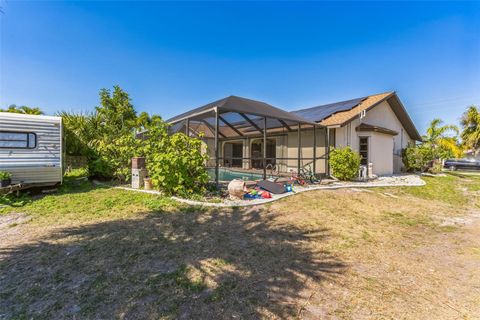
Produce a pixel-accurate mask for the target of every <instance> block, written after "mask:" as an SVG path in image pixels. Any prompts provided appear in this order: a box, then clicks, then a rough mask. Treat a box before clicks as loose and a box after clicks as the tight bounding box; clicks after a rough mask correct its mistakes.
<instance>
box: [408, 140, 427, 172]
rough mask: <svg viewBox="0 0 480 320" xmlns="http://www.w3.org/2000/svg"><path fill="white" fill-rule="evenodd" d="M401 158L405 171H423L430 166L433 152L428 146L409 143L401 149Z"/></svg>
mask: <svg viewBox="0 0 480 320" xmlns="http://www.w3.org/2000/svg"><path fill="white" fill-rule="evenodd" d="M402 160H403V164H404V165H405V169H406V170H407V172H413V171H422V172H424V171H427V170H428V168H430V167H431V166H432V162H433V160H434V152H433V150H432V149H431V148H430V147H428V146H425V145H413V144H411V145H409V146H408V147H407V148H405V149H403V150H402Z"/></svg>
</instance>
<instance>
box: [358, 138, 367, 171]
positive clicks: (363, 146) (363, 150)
mask: <svg viewBox="0 0 480 320" xmlns="http://www.w3.org/2000/svg"><path fill="white" fill-rule="evenodd" d="M359 151H360V152H359V153H360V157H361V158H362V159H361V161H360V163H361V164H362V165H364V166H366V165H368V137H360V141H359Z"/></svg>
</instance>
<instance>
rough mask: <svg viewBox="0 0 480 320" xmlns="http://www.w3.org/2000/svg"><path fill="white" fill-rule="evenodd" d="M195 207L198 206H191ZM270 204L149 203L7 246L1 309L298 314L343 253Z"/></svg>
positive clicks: (322, 233) (17, 312)
mask: <svg viewBox="0 0 480 320" xmlns="http://www.w3.org/2000/svg"><path fill="white" fill-rule="evenodd" d="M188 211H191V210H188ZM274 217H275V216H274V215H273V214H271V213H268V212H266V211H264V210H263V209H250V210H229V211H209V212H201V211H195V212H177V213H168V212H164V213H147V214H145V215H141V216H139V217H138V218H136V219H130V220H116V221H109V222H103V223H97V224H90V225H84V226H81V227H77V228H66V229H63V230H60V231H57V232H56V233H54V234H52V235H51V236H50V237H49V238H47V239H42V241H38V242H36V243H30V244H23V245H19V246H15V247H9V248H1V249H0V250H1V251H0V319H3V318H6V319H7V318H8V319H10V318H22V317H25V318H32V317H33V318H37V317H38V318H124V319H145V318H159V317H165V318H180V319H218V318H232V317H238V318H241V319H256V318H261V317H270V316H273V317H280V318H289V317H294V316H295V315H296V314H297V313H298V310H299V308H300V306H301V305H302V304H303V303H304V301H305V299H306V296H305V292H304V291H305V289H307V286H308V283H309V282H312V281H313V282H315V283H317V284H318V283H321V282H322V281H324V280H325V279H329V278H331V279H333V278H335V277H336V276H337V275H338V274H339V273H342V272H343V270H344V265H343V263H342V262H341V261H339V260H338V259H336V258H335V257H333V256H332V255H330V254H329V253H328V252H325V251H322V250H321V249H317V248H318V247H321V246H316V245H315V244H321V242H322V241H324V240H325V238H326V237H327V236H328V230H324V229H321V230H301V229H298V228H296V227H294V226H291V225H279V224H278V223H276V222H275V219H274Z"/></svg>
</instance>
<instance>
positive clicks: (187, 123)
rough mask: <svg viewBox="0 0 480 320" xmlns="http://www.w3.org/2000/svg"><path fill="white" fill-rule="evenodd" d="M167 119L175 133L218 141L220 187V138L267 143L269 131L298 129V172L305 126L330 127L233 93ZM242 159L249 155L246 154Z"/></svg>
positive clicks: (271, 132) (264, 171) (293, 130)
mask: <svg viewBox="0 0 480 320" xmlns="http://www.w3.org/2000/svg"><path fill="white" fill-rule="evenodd" d="M167 122H168V123H169V124H170V125H171V127H170V131H171V133H172V134H173V133H176V132H184V133H186V134H187V135H189V136H190V135H194V136H202V137H203V138H204V139H214V140H215V144H214V148H215V150H214V151H215V182H216V185H217V187H218V185H219V184H218V183H219V181H218V168H219V165H220V164H219V160H220V159H221V157H220V156H219V141H220V140H229V139H232V140H233V139H243V138H247V137H255V136H256V137H259V136H260V137H263V143H264V145H266V144H267V136H268V135H276V134H284V133H286V132H296V133H297V137H298V154H297V157H296V158H294V160H297V172H300V162H301V161H302V160H303V159H304V158H302V155H301V147H302V146H301V129H306V128H311V129H313V130H314V132H315V129H316V128H318V127H321V128H324V129H325V130H326V127H324V126H322V125H320V124H318V123H316V122H314V121H310V120H308V119H305V118H303V117H301V116H299V115H296V114H294V113H291V112H287V111H284V110H282V109H279V108H276V107H274V106H272V105H269V104H267V103H265V102H261V101H256V100H251V99H246V98H242V97H237V96H229V97H226V98H223V99H220V100H217V101H214V102H212V103H209V104H206V105H204V106H201V107H199V108H196V109H193V110H190V111H188V112H185V113H182V114H180V115H178V116H176V117H173V118H171V119H169V120H167ZM313 136H314V139H313V140H314V141H313V150H314V156H313V159H314V161H313V168H314V169H313V172H315V159H317V157H316V151H315V150H316V138H315V133H314V135H313ZM242 159H245V158H243V157H242ZM261 160H263V178H264V179H266V160H267V155H266V148H263V156H262V158H261Z"/></svg>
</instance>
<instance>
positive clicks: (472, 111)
mask: <svg viewBox="0 0 480 320" xmlns="http://www.w3.org/2000/svg"><path fill="white" fill-rule="evenodd" d="M460 124H461V125H462V134H461V137H462V140H463V143H464V145H465V147H466V148H467V149H470V150H472V151H473V152H474V155H475V156H477V155H478V154H479V152H480V111H479V110H478V108H477V107H476V106H473V105H472V106H470V107H469V108H468V109H467V111H465V112H464V113H463V115H462V119H461V121H460Z"/></svg>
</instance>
